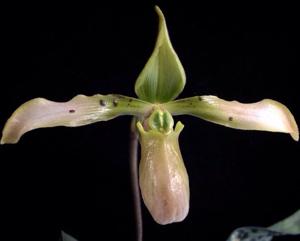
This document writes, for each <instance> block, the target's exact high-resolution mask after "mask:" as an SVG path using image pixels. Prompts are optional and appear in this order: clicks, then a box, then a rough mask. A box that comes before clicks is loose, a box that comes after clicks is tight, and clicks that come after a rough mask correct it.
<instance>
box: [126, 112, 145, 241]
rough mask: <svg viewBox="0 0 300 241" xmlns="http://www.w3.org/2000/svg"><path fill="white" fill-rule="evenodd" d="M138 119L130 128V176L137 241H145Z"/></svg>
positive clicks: (133, 120)
mask: <svg viewBox="0 0 300 241" xmlns="http://www.w3.org/2000/svg"><path fill="white" fill-rule="evenodd" d="M135 125H136V119H135V118H133V119H132V122H131V128H130V153H129V155H130V174H131V175H130V176H131V186H132V193H133V204H134V212H135V222H136V241H142V240H143V217H142V207H141V195H140V190H139V181H138V134H137V132H136V126H135Z"/></svg>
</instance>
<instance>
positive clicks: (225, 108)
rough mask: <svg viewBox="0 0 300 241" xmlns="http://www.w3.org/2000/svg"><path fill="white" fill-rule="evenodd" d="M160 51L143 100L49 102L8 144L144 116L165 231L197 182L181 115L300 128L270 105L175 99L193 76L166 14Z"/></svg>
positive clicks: (153, 192) (151, 195)
mask: <svg viewBox="0 0 300 241" xmlns="http://www.w3.org/2000/svg"><path fill="white" fill-rule="evenodd" d="M156 12H157V14H158V16H159V32H158V37H157V41H156V45H155V48H154V51H153V53H152V55H151V57H150V58H149V60H148V62H147V63H146V65H145V67H144V69H143V70H142V72H141V73H140V75H139V76H138V78H137V81H136V84H135V92H136V94H137V96H138V98H133V97H127V96H122V95H116V94H111V95H100V94H97V95H94V96H84V95H78V96H76V97H74V98H73V99H71V100H70V101H68V102H65V103H59V102H53V101H49V100H46V99H44V98H36V99H32V100H30V101H28V102H26V103H24V104H23V105H21V106H20V107H19V108H18V109H17V110H16V111H15V112H14V113H13V114H12V116H11V117H10V118H9V119H8V121H7V123H6V125H5V127H4V129H3V135H2V139H1V144H6V143H17V142H18V141H19V139H20V138H21V136H22V135H24V134H25V133H26V132H28V131H31V130H33V129H37V128H44V127H54V126H68V127H76V126H82V125H88V124H91V123H94V122H98V121H107V120H110V119H113V118H116V117H118V116H121V115H132V116H135V117H136V120H137V122H136V126H137V130H138V133H139V140H140V144H141V161H140V167H139V183H140V189H141V193H142V197H143V200H144V203H145V205H146V207H147V208H148V210H149V212H150V213H151V215H152V217H153V218H154V220H155V221H156V222H158V223H159V224H168V223H172V222H179V221H182V220H183V219H184V218H185V217H186V215H187V214H188V210H189V181H188V175H187V171H186V169H185V166H184V162H183V159H182V156H181V153H180V147H179V143H178V137H179V133H180V132H181V131H182V129H183V124H181V122H178V123H177V124H176V126H175V129H174V120H173V117H172V116H174V115H192V116H195V117H199V118H202V119H204V120H207V121H210V122H213V123H216V124H220V125H223V126H226V127H231V128H235V129H243V130H260V131H272V132H283V133H289V134H290V135H291V136H292V138H293V139H294V140H296V141H298V139H299V132H298V127H297V124H296V122H295V119H294V117H293V115H292V114H291V112H290V111H289V109H288V108H287V107H286V106H284V105H283V104H281V103H279V102H277V101H274V100H270V99H265V100H262V101H260V102H257V103H252V104H242V103H239V102H237V101H226V100H222V99H220V98H218V97H216V96H195V97H190V98H185V99H178V100H175V98H176V97H177V96H178V95H179V94H180V93H181V92H182V90H183V88H184V86H185V81H186V77H185V72H184V69H183V67H182V64H181V62H180V60H179V58H178V56H177V54H176V52H175V51H174V49H173V47H172V44H171V41H170V38H169V35H168V31H167V26H166V22H165V18H164V15H163V13H162V12H161V10H160V9H159V8H158V7H156Z"/></svg>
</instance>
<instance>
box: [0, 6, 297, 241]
mask: <svg viewBox="0 0 300 241" xmlns="http://www.w3.org/2000/svg"><path fill="white" fill-rule="evenodd" d="M159 5H160V7H161V9H162V10H163V12H164V14H165V16H166V20H167V24H168V28H169V32H170V37H171V40H172V43H173V46H174V48H175V50H176V51H177V53H178V55H179V57H180V59H181V61H182V63H183V65H184V67H185V71H186V75H187V84H186V87H185V90H184V91H183V93H182V94H181V95H180V97H188V96H194V95H205V94H212V95H217V96H219V97H221V98H223V99H227V100H232V99H235V100H239V101H241V102H255V101H259V100H261V99H263V98H272V99H275V100H278V101H280V102H282V103H283V104H285V105H287V106H288V107H289V108H290V110H291V111H292V113H293V114H294V116H295V119H296V120H297V122H298V124H299V118H300V106H299V104H300V103H299V88H298V87H297V86H296V85H297V81H298V80H299V74H298V64H297V63H296V62H297V61H296V60H298V58H297V54H296V47H298V43H299V38H298V37H296V36H297V31H298V27H297V26H296V19H297V15H294V14H293V13H292V9H293V8H292V7H290V9H289V11H284V10H283V9H278V10H276V11H272V10H268V11H263V10H255V11H249V9H248V8H237V9H235V8H232V9H231V11H227V10H226V11H225V10H223V11H216V10H215V8H214V7H213V8H207V7H205V6H196V5H191V4H187V3H186V4H184V3H180V4H179V3H177V4H175V3H174V2H172V1H170V2H168V3H167V2H165V3H161V4H159ZM153 6H154V3H149V4H146V3H144V4H137V5H133V4H130V3H128V4H127V5H122V6H121V5H117V4H116V5H115V6H113V5H112V6H109V7H108V6H98V7H96V6H87V5H84V6H83V5H81V4H72V5H69V6H61V5H48V6H39V5H26V6H21V5H18V6H9V7H7V8H3V9H2V10H4V15H2V17H4V18H3V21H2V24H1V25H2V30H1V31H2V44H1V52H2V55H1V58H2V61H1V62H2V78H1V82H0V83H1V85H0V90H1V96H0V98H1V101H0V126H1V128H2V127H3V125H4V124H5V121H6V119H7V118H8V117H9V116H10V115H11V113H12V112H13V111H14V110H15V109H16V108H17V107H18V106H19V105H20V104H22V103H23V102H25V101H27V100H29V99H31V98H34V97H38V96H41V97H45V98H48V99H51V100H55V101H67V100H69V99H70V98H72V97H73V96H75V95H76V94H79V93H81V94H86V95H93V94H96V93H101V94H109V93H119V94H124V95H129V96H135V93H134V83H135V79H136V78H137V76H138V74H139V72H140V71H141V69H142V68H143V66H144V64H145V62H146V61H147V58H148V57H149V56H150V54H151V52H152V49H153V46H154V43H155V38H156V33H157V16H156V14H155V12H154V9H153ZM256 9H260V8H259V7H257V8H256ZM176 120H180V121H182V122H183V124H185V128H184V130H183V132H182V134H181V136H180V143H181V151H182V154H183V157H184V160H185V164H186V168H187V170H188V173H189V177H190V189H191V207H190V212H189V215H188V217H187V218H186V220H185V221H183V222H181V223H178V224H171V225H167V226H160V225H158V224H156V223H154V221H153V220H152V218H151V217H150V215H149V213H148V211H147V210H146V209H145V208H144V207H143V213H144V234H145V237H144V240H145V241H148V240H173V241H177V240H178V241H179V240H220V241H221V240H226V237H227V236H228V235H229V234H230V232H231V231H232V230H233V229H235V228H237V227H240V226H248V225H255V226H268V225H271V224H272V223H274V222H276V221H278V220H280V219H282V218H284V217H286V216H288V215H290V214H291V213H293V212H294V211H296V210H297V209H298V208H299V201H300V195H299V181H300V177H299V156H300V154H299V143H296V142H294V141H293V140H292V139H291V138H290V136H289V135H286V134H279V133H267V132H252V131H240V130H233V129H227V128H224V127H222V126H217V125H215V124H211V123H208V122H204V121H202V120H199V119H196V118H193V117H185V116H182V117H176ZM129 125H130V117H121V118H117V119H114V120H112V121H109V122H102V123H96V124H93V125H90V126H85V127H79V128H64V127H57V128H52V129H40V130H36V131H32V132H30V133H27V134H26V135H25V136H24V137H22V139H21V141H20V143H18V144H17V145H4V146H1V147H0V160H1V161H0V176H1V217H0V218H1V219H2V220H1V223H2V224H1V229H2V230H1V235H3V236H4V235H6V234H8V235H9V236H10V238H6V239H5V240H15V239H16V240H20V239H19V238H18V239H17V238H16V237H22V238H23V240H33V239H38V240H57V239H58V236H59V231H60V230H61V229H63V230H65V231H66V232H68V233H70V234H72V235H73V236H74V237H76V238H78V239H79V240H80V241H91V240H120V239H122V240H134V218H133V206H132V197H131V189H130V175H129V162H128V147H129ZM107 235H108V238H105V237H107ZM3 240H4V239H3Z"/></svg>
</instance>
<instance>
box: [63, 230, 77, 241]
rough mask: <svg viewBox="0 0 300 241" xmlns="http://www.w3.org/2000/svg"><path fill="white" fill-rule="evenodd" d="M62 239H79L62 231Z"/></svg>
mask: <svg viewBox="0 0 300 241" xmlns="http://www.w3.org/2000/svg"><path fill="white" fill-rule="evenodd" d="M61 240H62V241H77V239H75V238H73V237H72V236H71V235H70V234H67V233H65V232H64V231H61Z"/></svg>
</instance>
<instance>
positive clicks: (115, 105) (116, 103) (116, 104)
mask: <svg viewBox="0 0 300 241" xmlns="http://www.w3.org/2000/svg"><path fill="white" fill-rule="evenodd" d="M113 105H114V107H117V106H118V100H116V99H114V100H113Z"/></svg>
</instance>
